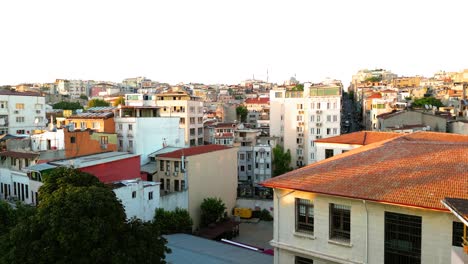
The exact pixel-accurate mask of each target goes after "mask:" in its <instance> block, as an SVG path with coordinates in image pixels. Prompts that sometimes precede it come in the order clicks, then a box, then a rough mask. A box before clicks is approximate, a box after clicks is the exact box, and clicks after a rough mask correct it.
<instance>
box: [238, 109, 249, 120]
mask: <svg viewBox="0 0 468 264" xmlns="http://www.w3.org/2000/svg"><path fill="white" fill-rule="evenodd" d="M248 113H249V111H248V110H247V107H245V106H243V105H239V106H238V107H237V108H236V114H237V116H240V121H241V122H245V120H246V119H247V114H248Z"/></svg>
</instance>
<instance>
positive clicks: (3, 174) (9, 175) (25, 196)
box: [0, 168, 33, 204]
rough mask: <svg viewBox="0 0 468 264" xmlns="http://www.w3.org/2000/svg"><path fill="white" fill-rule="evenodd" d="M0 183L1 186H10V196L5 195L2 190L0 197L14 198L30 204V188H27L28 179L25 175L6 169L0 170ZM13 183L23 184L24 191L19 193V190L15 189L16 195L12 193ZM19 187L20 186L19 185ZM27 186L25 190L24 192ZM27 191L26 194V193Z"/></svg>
mask: <svg viewBox="0 0 468 264" xmlns="http://www.w3.org/2000/svg"><path fill="white" fill-rule="evenodd" d="M0 183H3V185H5V184H7V185H9V186H10V194H9V195H8V194H7V195H5V193H4V190H1V191H0V194H1V195H0V197H2V198H5V197H16V198H17V199H18V200H20V201H23V202H24V203H27V204H29V203H32V199H33V198H32V197H31V196H32V195H31V188H30V187H29V178H28V176H27V175H26V173H24V172H21V171H15V170H10V169H7V168H0ZM14 183H20V184H23V186H24V187H23V188H24V191H23V192H22V191H21V188H20V189H18V186H17V187H16V194H15V192H14V189H15V187H14ZM20 186H21V185H20ZM26 186H27V190H26ZM26 191H27V192H26Z"/></svg>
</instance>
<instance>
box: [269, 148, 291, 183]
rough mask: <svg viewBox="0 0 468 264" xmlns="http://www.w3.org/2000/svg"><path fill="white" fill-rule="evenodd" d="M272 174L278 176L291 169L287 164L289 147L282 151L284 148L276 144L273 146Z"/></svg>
mask: <svg viewBox="0 0 468 264" xmlns="http://www.w3.org/2000/svg"><path fill="white" fill-rule="evenodd" d="M272 163H273V175H274V176H278V175H281V174H284V173H286V172H288V171H292V168H291V167H290V166H289V164H290V163H291V152H290V151H289V149H288V150H287V151H286V152H284V149H283V147H282V146H280V145H276V147H274V148H273V162H272Z"/></svg>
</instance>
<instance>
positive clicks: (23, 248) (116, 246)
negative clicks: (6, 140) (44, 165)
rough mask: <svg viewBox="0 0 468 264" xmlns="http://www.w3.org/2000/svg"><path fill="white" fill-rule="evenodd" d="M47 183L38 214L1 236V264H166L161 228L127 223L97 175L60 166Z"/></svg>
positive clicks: (137, 222)
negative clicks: (159, 229)
mask: <svg viewBox="0 0 468 264" xmlns="http://www.w3.org/2000/svg"><path fill="white" fill-rule="evenodd" d="M43 180H44V185H43V186H42V187H41V188H40V189H39V197H40V201H39V205H38V207H37V210H36V211H35V213H34V214H31V215H29V216H28V217H21V219H20V218H17V219H18V220H17V223H16V225H15V226H14V227H12V228H11V229H10V230H9V232H8V234H6V235H5V236H3V237H2V239H1V241H2V242H1V243H2V244H1V245H0V263H26V264H27V263H67V262H69V263H165V261H164V258H165V255H164V253H165V252H168V249H167V248H166V246H165V243H166V241H165V239H164V238H162V237H161V236H160V233H159V231H158V229H157V227H156V226H153V225H151V224H149V223H141V222H139V221H137V220H131V221H129V222H127V220H126V216H125V212H124V209H123V207H122V204H121V203H120V201H119V200H118V199H117V198H116V196H115V194H114V192H113V191H112V190H111V189H110V188H108V187H107V186H105V185H104V184H103V183H101V182H99V180H98V179H97V178H96V177H94V176H93V175H91V174H88V173H83V172H80V171H78V170H75V169H70V168H58V169H56V171H54V172H53V173H51V174H50V175H48V176H47V177H45V178H44V179H43ZM150 260H151V261H150Z"/></svg>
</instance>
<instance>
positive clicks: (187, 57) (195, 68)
mask: <svg viewBox="0 0 468 264" xmlns="http://www.w3.org/2000/svg"><path fill="white" fill-rule="evenodd" d="M1 6H2V8H1V10H2V11H0V23H2V24H3V25H9V26H7V27H5V28H4V29H3V30H2V37H3V40H4V41H2V43H1V44H0V58H2V63H1V66H0V85H7V84H10V85H14V84H18V83H31V82H52V81H54V80H55V79H91V80H108V81H114V82H119V81H121V80H123V79H124V78H130V77H136V76H146V77H148V78H150V79H152V80H156V81H160V82H167V83H171V84H174V83H179V82H184V83H188V82H193V83H195V82H196V83H213V84H214V83H239V82H240V81H242V80H245V79H249V78H252V76H255V78H257V79H263V80H266V73H267V70H268V73H269V80H270V81H271V82H276V83H282V82H283V81H284V80H287V79H289V78H290V77H291V76H296V77H297V79H298V80H300V81H302V82H305V81H312V82H319V81H321V80H323V79H324V78H327V77H329V78H335V79H339V80H341V81H342V82H343V84H344V85H345V86H347V84H348V83H349V81H350V79H351V76H352V74H354V73H356V72H357V71H358V70H360V69H365V68H368V69H373V68H384V69H388V70H390V71H392V72H394V73H396V74H398V75H406V76H409V75H423V76H431V75H432V74H433V73H435V72H437V71H439V70H446V71H460V70H462V69H464V68H467V67H468V66H466V62H464V61H467V60H468V54H467V52H464V50H466V49H465V47H464V45H463V44H464V41H466V37H464V36H463V35H462V30H461V28H463V26H464V25H466V22H465V21H464V20H463V17H464V16H463V10H465V8H466V7H468V4H467V3H464V2H463V1H456V0H452V1H445V2H444V4H443V5H441V4H440V2H439V1H427V2H424V5H422V4H420V3H412V2H403V1H379V2H377V3H376V1H352V2H348V1H326V2H325V1H324V2H323V3H315V2H314V3H309V2H306V1H288V2H287V3H286V2H279V1H255V2H252V1H249V2H247V1H225V2H223V3H220V2H217V1H196V2H192V1H171V2H168V3H162V2H156V3H153V2H150V1H138V2H137V3H135V2H132V3H127V2H121V1H119V2H115V1H112V2H107V1H99V2H92V1H73V2H60V1H49V0H46V1H41V2H40V3H39V2H35V1H26V3H25V2H20V3H19V2H6V3H2V4H1ZM464 7H465V8H464Z"/></svg>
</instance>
